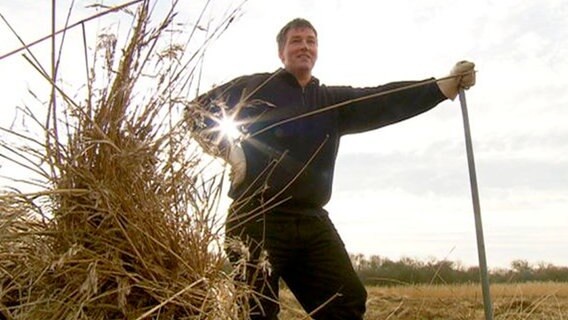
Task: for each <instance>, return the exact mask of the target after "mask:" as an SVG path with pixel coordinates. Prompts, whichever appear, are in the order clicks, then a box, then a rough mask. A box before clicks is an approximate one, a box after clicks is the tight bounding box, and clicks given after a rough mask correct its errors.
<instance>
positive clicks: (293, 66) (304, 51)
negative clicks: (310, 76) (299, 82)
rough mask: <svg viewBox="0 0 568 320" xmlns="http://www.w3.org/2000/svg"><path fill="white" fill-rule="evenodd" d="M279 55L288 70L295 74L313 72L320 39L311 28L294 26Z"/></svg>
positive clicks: (289, 31) (287, 35) (288, 33)
mask: <svg viewBox="0 0 568 320" xmlns="http://www.w3.org/2000/svg"><path fill="white" fill-rule="evenodd" d="M278 55H279V56H280V60H282V63H284V67H285V68H286V70H288V71H290V72H291V73H293V74H298V73H305V72H308V73H311V71H312V69H313V67H314V65H315V63H316V60H317V58H318V39H317V37H316V34H315V33H314V31H313V30H312V29H310V28H293V29H290V30H288V32H287V33H286V42H285V43H284V47H282V48H280V50H279V52H278Z"/></svg>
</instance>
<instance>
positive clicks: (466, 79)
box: [450, 61, 475, 90]
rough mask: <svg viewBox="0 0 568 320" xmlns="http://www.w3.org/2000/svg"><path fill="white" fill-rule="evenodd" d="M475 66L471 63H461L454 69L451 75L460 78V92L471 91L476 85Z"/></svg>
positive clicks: (458, 84) (458, 83)
mask: <svg viewBox="0 0 568 320" xmlns="http://www.w3.org/2000/svg"><path fill="white" fill-rule="evenodd" d="M474 69H475V64H474V63H473V62H469V61H460V62H458V63H456V65H455V66H454V67H453V68H452V71H451V72H450V75H452V76H458V75H459V76H460V77H458V78H457V79H458V82H457V86H458V90H459V89H462V88H463V89H466V90H467V89H469V88H471V87H473V86H474V85H475V70H474Z"/></svg>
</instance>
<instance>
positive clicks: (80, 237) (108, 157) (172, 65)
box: [0, 1, 251, 319]
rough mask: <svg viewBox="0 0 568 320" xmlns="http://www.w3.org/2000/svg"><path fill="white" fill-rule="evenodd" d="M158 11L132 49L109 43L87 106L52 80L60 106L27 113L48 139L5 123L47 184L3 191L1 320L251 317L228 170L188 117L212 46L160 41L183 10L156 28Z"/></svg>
mask: <svg viewBox="0 0 568 320" xmlns="http://www.w3.org/2000/svg"><path fill="white" fill-rule="evenodd" d="M151 8H152V7H151V5H150V4H149V2H147V1H142V2H141V3H140V4H138V7H137V11H136V13H135V14H134V19H133V25H132V27H131V29H130V31H129V36H128V40H127V41H126V42H125V45H124V47H123V48H117V47H116V45H117V41H114V40H113V36H112V35H109V34H106V35H104V36H103V35H101V36H100V37H99V43H98V44H97V49H96V51H95V52H94V54H93V57H92V61H93V64H92V66H91V70H92V71H91V73H90V76H89V77H88V78H89V79H88V80H87V81H86V83H85V88H86V89H85V92H86V97H82V98H81V99H80V102H77V101H79V99H77V100H74V98H73V97H74V96H76V94H70V93H68V92H66V91H65V89H64V88H61V87H59V86H58V83H59V82H57V81H53V80H52V79H50V78H49V77H48V76H47V75H44V76H45V78H46V80H49V81H50V82H51V85H53V86H54V88H55V92H56V95H54V97H57V99H53V98H54V97H53V98H52V99H51V100H52V101H53V100H55V102H54V103H50V104H49V106H46V108H49V110H50V112H48V119H46V121H43V120H41V119H37V118H36V117H35V116H34V114H33V113H32V112H31V111H28V113H27V115H26V116H27V117H29V118H30V119H32V120H33V121H31V122H33V123H35V125H36V126H37V127H38V128H39V129H40V130H41V132H42V135H44V136H45V139H38V138H37V137H36V138H34V137H32V136H27V135H26V134H23V133H21V132H17V131H15V130H12V129H6V128H3V129H2V132H3V134H5V135H10V136H11V139H10V141H11V142H6V141H7V140H6V141H5V140H2V142H1V148H2V154H3V161H7V162H10V163H12V164H19V165H20V166H21V167H22V168H25V169H26V170H29V171H32V172H33V173H34V174H35V175H36V176H39V177H36V178H34V182H33V184H34V185H35V187H36V190H34V191H33V192H28V193H25V192H23V191H21V190H16V189H14V188H4V189H3V191H2V193H1V194H0V210H1V212H2V213H1V215H0V243H1V246H0V319H244V318H245V317H246V314H247V304H246V301H247V300H248V298H249V295H250V294H251V293H250V292H249V290H248V289H247V288H246V287H245V286H244V285H243V284H241V282H239V281H236V279H237V278H238V277H239V276H240V275H239V274H238V272H239V269H238V268H237V269H228V268H226V258H225V257H224V255H223V254H222V248H221V247H222V245H221V244H220V238H221V235H220V231H219V229H220V228H219V217H218V216H217V215H218V213H217V206H218V204H219V199H220V194H221V193H220V192H221V188H222V184H223V183H222V182H223V176H224V175H223V172H222V171H220V170H217V171H219V172H217V173H215V172H213V173H211V171H214V170H210V168H209V166H210V164H209V162H207V161H209V160H207V159H206V158H205V157H203V155H202V152H201V151H200V150H199V147H197V144H196V143H195V141H194V140H193V139H192V138H191V132H188V130H187V126H186V125H184V121H183V120H182V117H180V116H179V114H181V112H176V110H178V111H179V110H180V109H183V105H186V104H187V103H188V101H189V100H191V97H188V96H187V95H188V94H187V92H188V86H189V83H190V82H191V80H192V79H193V78H194V73H195V70H196V69H195V66H197V65H198V62H196V60H197V59H198V58H199V56H200V54H202V50H203V48H204V45H202V46H201V47H198V48H195V49H193V50H192V49H191V48H189V47H188V46H189V44H191V43H193V42H191V41H189V40H191V39H188V38H185V39H176V42H175V43H178V44H172V41H171V40H172V39H171V38H168V39H167V41H161V39H163V38H164V37H172V35H171V34H172V33H171V32H165V31H168V30H169V31H171V28H172V21H173V20H174V16H175V13H174V10H173V8H172V10H171V11H170V12H169V13H167V14H166V16H165V17H164V18H162V19H160V21H159V23H158V24H156V25H152V22H151V21H152V19H151V18H150V16H151V15H150V13H151ZM234 15H235V12H233V13H231V14H229V16H227V18H226V19H225V20H223V22H221V23H220V25H219V27H218V28H217V29H215V30H212V29H210V30H209V34H208V35H207V36H206V37H205V39H206V40H205V41H208V40H211V39H213V38H214V37H216V36H218V34H219V33H220V32H222V31H223V30H224V29H225V28H226V27H227V25H228V24H229V23H230V22H231V21H232V18H233V17H234ZM154 19H156V18H155V17H154ZM198 25H199V21H198V23H196V28H197V26H198ZM196 30H197V29H196ZM188 34H189V37H191V36H192V34H193V32H188ZM109 39H110V40H112V41H109ZM165 43H168V45H164V44H165ZM30 62H31V63H33V61H31V59H30ZM36 68H37V65H36ZM37 69H38V70H42V68H37ZM38 72H41V71H38ZM38 181H40V182H38ZM38 186H39V190H37V189H38Z"/></svg>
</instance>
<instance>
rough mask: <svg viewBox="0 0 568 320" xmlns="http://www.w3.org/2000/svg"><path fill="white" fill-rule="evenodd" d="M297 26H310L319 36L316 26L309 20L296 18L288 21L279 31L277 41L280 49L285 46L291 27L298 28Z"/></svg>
mask: <svg viewBox="0 0 568 320" xmlns="http://www.w3.org/2000/svg"><path fill="white" fill-rule="evenodd" d="M296 28H310V29H312V30H313V31H314V33H315V35H316V37H317V36H318V32H317V31H316V28H314V26H313V25H312V24H311V23H310V22H309V21H308V20H306V19H302V18H296V19H294V20H292V21H290V22H288V23H287V24H286V25H285V26H284V27H282V29H280V32H278V35H277V36H276V42H277V43H278V51H280V50H282V48H284V45H285V44H286V34H287V33H288V31H290V29H296Z"/></svg>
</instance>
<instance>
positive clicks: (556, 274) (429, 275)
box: [351, 254, 568, 286]
mask: <svg viewBox="0 0 568 320" xmlns="http://www.w3.org/2000/svg"><path fill="white" fill-rule="evenodd" d="M351 261H352V262H353V266H354V268H355V270H356V271H357V273H358V275H359V277H360V278H361V280H362V281H363V283H364V284H365V285H381V286H389V285H399V284H447V283H472V282H479V268H478V267H467V268H466V267H464V266H462V265H460V264H459V263H455V262H452V261H448V260H435V259H431V260H428V261H419V260H416V259H412V258H402V259H400V260H398V261H392V260H390V259H388V258H384V257H380V256H377V255H373V256H370V257H368V258H367V257H365V256H363V255H362V254H356V255H351ZM489 279H490V281H491V282H492V283H505V282H528V281H555V282H568V267H557V266H554V265H552V264H548V263H539V264H537V265H531V264H530V263H529V262H527V261H526V260H515V261H513V262H511V267H510V269H495V270H491V271H490V274H489Z"/></svg>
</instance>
